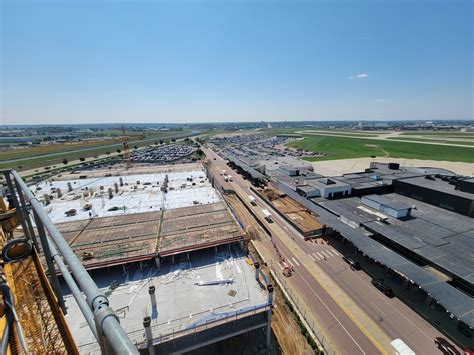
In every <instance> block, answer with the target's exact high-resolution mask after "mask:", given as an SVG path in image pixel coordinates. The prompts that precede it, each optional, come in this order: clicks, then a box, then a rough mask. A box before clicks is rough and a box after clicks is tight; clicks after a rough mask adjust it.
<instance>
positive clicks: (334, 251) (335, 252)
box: [331, 249, 340, 256]
mask: <svg viewBox="0 0 474 355" xmlns="http://www.w3.org/2000/svg"><path fill="white" fill-rule="evenodd" d="M331 251H332V252H333V253H334V254H336V256H339V255H340V254H339V253H338V252H337V251H336V250H335V249H331Z"/></svg>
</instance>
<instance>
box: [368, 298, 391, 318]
mask: <svg viewBox="0 0 474 355" xmlns="http://www.w3.org/2000/svg"><path fill="white" fill-rule="evenodd" d="M371 303H372V305H373V306H374V307H375V308H377V310H378V311H379V312H380V313H382V315H383V316H384V317H385V318H388V316H387V315H386V314H385V312H384V311H382V310H381V309H380V308H379V307H377V305H376V304H375V303H374V302H371Z"/></svg>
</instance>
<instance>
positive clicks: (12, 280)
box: [0, 197, 79, 354]
mask: <svg viewBox="0 0 474 355" xmlns="http://www.w3.org/2000/svg"><path fill="white" fill-rule="evenodd" d="M19 223H20V218H19V215H18V213H17V211H16V210H15V209H8V208H7V206H6V204H5V201H4V200H3V198H1V197H0V250H3V253H2V258H1V259H0V335H1V337H2V340H5V341H6V340H8V343H6V346H7V349H6V353H9V354H24V353H30V354H50V353H59V354H61V353H62V354H78V353H79V351H78V349H77V347H76V345H75V343H74V340H73V338H72V335H71V333H70V332H69V328H68V326H67V324H66V320H65V319H64V315H63V312H62V310H61V308H60V307H59V305H58V300H57V298H56V296H55V294H54V292H53V290H52V288H51V285H50V283H49V280H48V278H47V276H46V274H45V272H44V269H43V267H42V265H41V261H40V258H39V257H38V254H37V251H36V249H35V247H32V246H31V244H28V243H26V242H25V241H24V239H21V238H20V239H15V240H14V239H12V236H13V233H21V231H17V232H15V229H16V228H17V227H18V225H19ZM7 236H8V237H9V238H7ZM22 241H23V242H22ZM7 253H8V255H7ZM10 258H13V259H15V261H14V262H7V261H11V260H10ZM6 259H8V260H6ZM5 328H6V329H5ZM0 352H2V349H0Z"/></svg>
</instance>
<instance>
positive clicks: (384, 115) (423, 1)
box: [0, 0, 474, 124]
mask: <svg viewBox="0 0 474 355" xmlns="http://www.w3.org/2000/svg"><path fill="white" fill-rule="evenodd" d="M473 4H474V2H473V1H471V0H444V1H435V0H418V1H416V0H406V1H405V0H404V1H402V0H399V1H392V0H383V1H382V0H380V1H377V0H371V1H367V0H366V1H364V0H360V1H356V0H352V1H342V0H333V1H264V0H260V1H243V0H242V1H217V0H216V1H180V0H175V1H169V2H167V1H143V0H142V1H140V0H137V1H131V0H129V1H119V0H116V1H112V0H101V1H99V0H96V1H89V0H71V1H65V0H64V1H41V0H35V1H24V0H15V1H13V0H0V12H1V18H0V22H1V25H0V26H1V32H0V39H1V47H0V60H1V64H0V67H1V72H0V106H1V107H0V115H1V116H0V124H45V123H47V124H56V123H57V124H59V123H102V122H103V123H108V122H110V123H112V122H114V123H115V122H128V123H133V122H137V123H138V122H143V123H147V122H156V123H186V122H187V123H193V122H223V121H239V122H243V121H283V120H288V121H291V120H300V121H301V120H314V121H316V120H405V119H406V120H412V119H415V120H436V119H473V101H474V90H473V65H474V64H473V63H474V62H473V59H474V58H473V46H474V44H473V42H474V38H473V31H474V30H473V26H474V25H473V24H474V18H473V17H474V15H473V12H474V9H473V7H474V5H473Z"/></svg>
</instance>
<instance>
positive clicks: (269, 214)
mask: <svg viewBox="0 0 474 355" xmlns="http://www.w3.org/2000/svg"><path fill="white" fill-rule="evenodd" d="M262 213H263V216H264V218H265V219H266V220H267V222H270V223H271V222H273V221H272V214H271V213H270V212H268V210H267V209H262Z"/></svg>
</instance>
